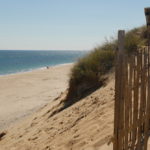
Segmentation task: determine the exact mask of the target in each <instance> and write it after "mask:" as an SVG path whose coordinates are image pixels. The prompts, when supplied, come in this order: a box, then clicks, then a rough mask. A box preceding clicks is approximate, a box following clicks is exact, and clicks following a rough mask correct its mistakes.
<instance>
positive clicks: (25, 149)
mask: <svg viewBox="0 0 150 150" xmlns="http://www.w3.org/2000/svg"><path fill="white" fill-rule="evenodd" d="M49 94H50V93H49ZM65 96H66V92H64V93H63V94H61V96H60V98H58V99H57V100H54V101H52V102H50V103H48V104H47V105H46V106H45V107H43V108H41V109H40V110H38V111H37V112H36V113H34V114H32V115H31V116H30V117H28V118H26V119H25V120H22V121H20V122H19V123H17V125H15V126H14V127H12V128H10V129H9V130H7V133H6V135H5V136H4V137H2V139H1V140H0V150H20V149H21V150H107V149H108V150H109V149H111V148H112V144H111V145H110V146H107V143H108V142H109V141H110V139H111V137H112V133H113V107H114V101H113V100H114V76H113V74H111V75H110V76H109V80H108V82H107V84H106V85H105V86H104V87H102V88H100V89H98V90H97V91H95V92H94V93H92V94H91V95H89V96H87V97H85V98H84V99H82V100H81V101H79V102H77V103H75V104H74V105H73V106H71V107H69V108H67V109H65V110H63V111H61V112H59V113H56V112H57V110H58V109H59V108H60V107H62V105H63V104H62V101H63V100H64V98H65ZM37 98H38V94H37ZM54 112H55V113H54ZM106 148H107V149H106Z"/></svg>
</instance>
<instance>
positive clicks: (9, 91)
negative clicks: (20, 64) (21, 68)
mask: <svg viewBox="0 0 150 150" xmlns="http://www.w3.org/2000/svg"><path fill="white" fill-rule="evenodd" d="M71 67H72V64H65V65H60V66H56V67H50V68H49V69H46V68H45V69H40V70H34V71H32V72H26V73H19V74H14V75H6V76H1V77H0V83H1V84H0V130H2V129H6V128H7V127H9V126H10V125H12V124H13V123H15V122H17V121H19V120H21V119H23V118H24V117H26V116H28V115H29V114H31V113H32V112H35V111H36V110H38V109H39V108H40V107H43V106H44V105H45V104H47V103H48V102H50V101H51V100H53V99H55V98H56V97H58V96H59V95H60V93H61V92H62V91H65V90H66V89H67V87H68V79H69V73H70V69H71Z"/></svg>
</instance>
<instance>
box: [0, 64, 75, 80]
mask: <svg viewBox="0 0 150 150" xmlns="http://www.w3.org/2000/svg"><path fill="white" fill-rule="evenodd" d="M73 64H75V62H72V63H63V64H57V65H53V66H44V67H40V68H35V69H29V70H27V71H19V72H16V73H10V74H2V75H1V74H0V77H4V76H13V75H17V74H24V73H30V72H34V71H39V70H44V69H47V67H49V68H48V69H50V68H52V67H60V66H65V65H73Z"/></svg>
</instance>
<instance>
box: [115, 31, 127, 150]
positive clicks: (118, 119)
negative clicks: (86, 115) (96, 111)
mask: <svg viewBox="0 0 150 150" xmlns="http://www.w3.org/2000/svg"><path fill="white" fill-rule="evenodd" d="M124 39H125V31H124V30H119V31H118V52H117V54H116V66H115V67H116V74H115V89H116V90H115V112H114V145H113V150H120V147H121V145H122V144H123V141H122V139H118V137H119V135H120V134H122V130H121V129H122V128H123V124H122V122H123V117H122V116H123V114H122V113H123V111H122V110H123V109H122V108H121V106H122V105H120V104H121V103H122V102H123V100H124V97H123V93H122V92H121V91H122V90H123V83H122V81H123V80H122V77H123V63H124V62H123V61H124V53H125V49H124Z"/></svg>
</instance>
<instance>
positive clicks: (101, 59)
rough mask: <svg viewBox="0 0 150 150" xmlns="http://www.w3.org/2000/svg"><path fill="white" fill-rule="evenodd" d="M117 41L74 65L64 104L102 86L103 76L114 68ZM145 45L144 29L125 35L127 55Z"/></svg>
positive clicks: (91, 53) (92, 52) (104, 45)
mask: <svg viewBox="0 0 150 150" xmlns="http://www.w3.org/2000/svg"><path fill="white" fill-rule="evenodd" d="M117 43H118V41H117V40H113V41H111V42H106V43H104V44H103V45H102V46H100V47H97V48H95V49H94V50H93V51H91V52H90V53H89V54H88V55H86V56H85V57H83V58H81V59H79V61H78V62H77V63H76V64H75V65H74V67H73V69H72V71H71V74H70V80H69V91H68V95H67V98H66V104H67V105H71V104H73V103H74V102H76V101H78V100H79V99H80V98H81V97H83V96H85V95H87V94H86V93H88V92H89V91H91V90H92V89H96V88H98V87H100V86H101V85H103V83H104V79H103V75H105V74H106V73H108V72H109V71H110V69H111V68H112V67H113V66H114V60H115V51H116V50H117ZM145 43H146V27H145V26H143V27H140V28H136V29H133V30H131V31H129V32H127V33H126V37H125V48H126V50H127V52H128V54H130V53H132V52H134V51H136V50H137V48H138V47H140V46H142V45H145Z"/></svg>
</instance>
